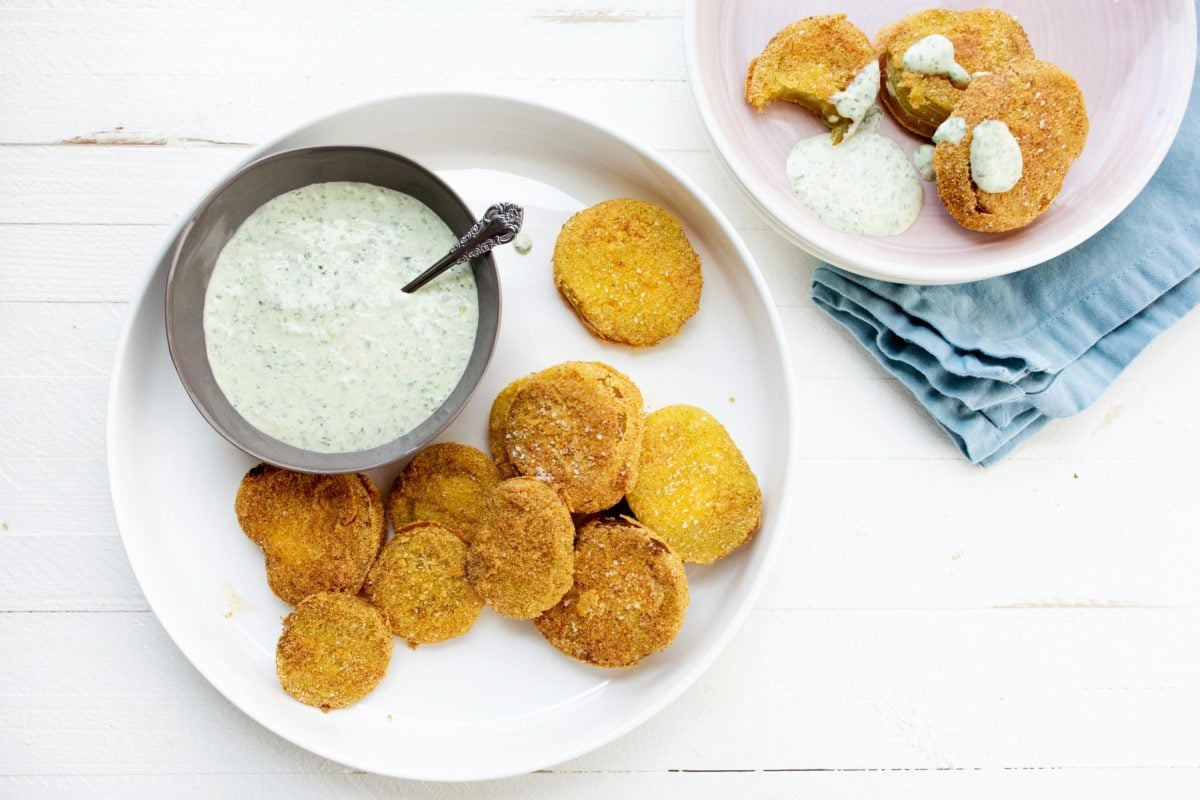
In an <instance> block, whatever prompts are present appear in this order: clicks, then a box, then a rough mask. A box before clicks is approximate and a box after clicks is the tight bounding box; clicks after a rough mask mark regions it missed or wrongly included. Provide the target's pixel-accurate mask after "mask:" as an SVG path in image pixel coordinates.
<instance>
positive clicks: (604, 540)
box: [534, 518, 688, 667]
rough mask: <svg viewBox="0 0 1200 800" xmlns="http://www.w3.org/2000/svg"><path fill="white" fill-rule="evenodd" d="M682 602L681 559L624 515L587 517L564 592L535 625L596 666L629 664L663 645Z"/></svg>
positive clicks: (680, 616)
mask: <svg viewBox="0 0 1200 800" xmlns="http://www.w3.org/2000/svg"><path fill="white" fill-rule="evenodd" d="M687 607H688V586H687V576H686V575H685V573H684V569H683V562H682V561H680V559H679V557H678V556H677V555H675V554H674V553H673V552H671V548H670V547H668V546H667V545H666V544H664V543H663V542H661V541H660V540H658V539H656V538H654V534H653V532H652V531H650V530H648V529H647V528H644V527H642V526H641V525H639V524H638V523H637V522H636V521H634V520H630V519H616V518H607V519H600V520H595V521H593V522H590V523H588V524H587V525H585V526H584V527H583V528H582V529H581V530H580V531H579V537H578V540H577V542H576V545H575V575H574V581H573V583H572V586H571V590H570V591H569V592H567V594H566V596H564V597H563V599H562V600H561V601H560V602H559V603H558V605H556V606H554V608H552V609H550V610H549V611H547V612H546V613H544V614H542V615H541V616H540V617H538V618H537V619H536V620H534V624H535V625H536V626H537V629H538V630H539V631H540V632H541V634H542V636H544V637H546V640H547V641H549V642H550V644H552V645H554V646H555V647H556V648H557V649H558V650H559V651H560V652H562V653H564V654H565V655H567V656H570V657H571V658H574V659H576V660H578V661H583V662H585V663H588V664H593V665H595V666H598V667H632V666H633V665H635V664H637V663H638V662H639V661H641V660H642V659H643V658H645V657H646V656H648V655H650V654H651V653H654V652H656V651H658V650H662V649H663V648H664V647H666V646H667V645H669V644H670V643H671V642H672V641H673V640H674V639H675V636H676V634H678V633H679V630H680V628H682V627H683V620H684V616H685V615H686V613H687Z"/></svg>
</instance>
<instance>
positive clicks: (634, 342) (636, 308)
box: [553, 198, 704, 347]
mask: <svg viewBox="0 0 1200 800" xmlns="http://www.w3.org/2000/svg"><path fill="white" fill-rule="evenodd" d="M553 262H554V286H555V288H557V289H558V293H559V294H560V295H562V297H563V299H564V300H566V301H567V304H568V305H570V306H571V308H572V309H573V310H574V311H575V314H576V315H577V316H578V317H579V319H580V321H581V322H583V324H584V326H585V327H586V328H587V329H588V330H589V331H591V332H592V334H593V335H594V336H596V337H598V338H600V339H604V340H606V341H610V342H618V343H620V344H626V345H629V346H631V347H650V346H652V345H655V344H658V343H659V342H661V341H662V340H663V339H666V338H667V337H670V336H674V335H675V334H677V333H679V331H680V329H681V328H682V327H683V325H684V323H686V322H687V321H688V320H689V319H691V318H692V316H693V315H694V314H695V313H696V311H697V310H699V308H700V292H701V289H702V288H703V286H704V279H703V277H702V276H701V273H700V256H698V255H697V254H696V251H695V250H694V249H693V248H692V245H691V242H689V241H688V238H687V234H685V233H684V231H683V226H681V225H680V224H679V220H677V219H675V217H674V216H672V215H671V213H670V212H669V211H666V210H664V209H662V208H659V207H658V206H656V205H652V204H650V203H647V202H644V201H642V200H632V199H628V198H623V199H617V200H606V201H604V202H603V203H600V204H598V205H594V206H592V207H591V208H586V209H584V210H583V211H580V212H579V213H578V214H576V215H575V216H573V217H571V218H570V219H569V220H567V223H566V224H565V225H563V227H562V230H561V231H560V232H559V234H558V239H557V241H556V242H555V243H554V256H553Z"/></svg>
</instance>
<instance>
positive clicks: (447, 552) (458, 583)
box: [363, 522, 483, 647]
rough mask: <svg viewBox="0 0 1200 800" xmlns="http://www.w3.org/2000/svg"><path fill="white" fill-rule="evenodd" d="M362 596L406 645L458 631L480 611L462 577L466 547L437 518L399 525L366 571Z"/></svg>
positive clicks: (477, 599) (463, 630) (478, 601)
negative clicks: (380, 610)
mask: <svg viewBox="0 0 1200 800" xmlns="http://www.w3.org/2000/svg"><path fill="white" fill-rule="evenodd" d="M363 595H364V596H365V597H366V598H367V599H368V600H369V601H371V603H372V604H374V605H375V606H376V607H378V608H380V609H382V610H383V611H384V613H386V614H387V617H388V620H389V622H390V624H391V631H392V633H394V634H396V635H397V636H399V637H400V638H401V639H404V640H405V641H406V642H408V645H409V647H416V646H417V645H419V644H433V643H434V642H442V641H445V640H447V639H452V638H454V637H455V636H461V635H463V634H464V633H466V632H467V631H469V630H470V629H471V626H472V625H474V624H475V620H476V619H478V618H479V612H480V611H481V610H482V609H483V600H482V599H481V598H480V597H479V595H478V594H477V593H476V592H475V589H474V588H472V586H471V584H470V582H469V581H468V580H467V545H466V544H465V543H464V542H463V540H462V539H461V538H459V536H458V534H457V532H456V531H454V530H452V529H450V528H447V527H445V526H444V525H439V524H438V523H436V522H414V523H412V524H410V525H406V526H404V527H401V528H399V529H398V530H397V531H396V535H395V536H393V537H392V540H391V541H390V542H388V543H387V545H386V546H385V547H384V548H383V550H382V551H381V552H380V553H379V557H378V558H377V559H375V564H374V565H373V566H372V567H371V571H370V572H368V573H367V580H366V582H365V583H364V584H363Z"/></svg>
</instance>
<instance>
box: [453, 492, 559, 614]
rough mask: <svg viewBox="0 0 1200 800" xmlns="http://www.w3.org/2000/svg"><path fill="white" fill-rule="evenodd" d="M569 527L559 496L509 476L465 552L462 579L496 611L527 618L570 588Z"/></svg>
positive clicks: (495, 495) (491, 502)
mask: <svg viewBox="0 0 1200 800" xmlns="http://www.w3.org/2000/svg"><path fill="white" fill-rule="evenodd" d="M574 541H575V526H574V525H573V524H572V522H571V513H570V512H569V511H568V510H567V506H566V504H565V503H563V501H562V498H560V497H559V496H558V494H557V493H556V492H555V491H554V490H553V489H551V488H550V487H549V486H547V485H546V484H544V483H542V482H541V481H537V480H534V479H532V478H510V479H509V480H506V481H503V482H502V483H501V484H500V485H499V486H497V487H496V490H495V491H494V492H492V497H491V501H490V502H489V504H488V513H487V517H486V522H485V523H484V526H483V528H482V529H481V530H480V531H479V535H478V536H476V537H475V540H474V541H472V542H471V546H470V549H469V551H468V553H467V578H468V579H469V580H470V581H471V585H472V586H474V587H475V591H476V592H478V593H479V595H480V596H481V597H482V598H483V599H484V600H485V601H486V602H487V604H488V605H489V606H491V607H492V609H493V610H495V611H496V613H498V614H500V615H502V616H505V617H509V618H511V619H532V618H533V617H536V616H537V615H538V614H540V613H542V612H543V611H545V610H546V609H547V608H550V607H551V606H553V605H554V604H555V603H557V602H558V601H559V599H560V598H561V597H562V596H563V594H565V593H566V591H567V589H569V588H571V571H572V569H573V568H574V562H575V554H574V549H573V544H574Z"/></svg>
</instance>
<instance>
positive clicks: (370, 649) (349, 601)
mask: <svg viewBox="0 0 1200 800" xmlns="http://www.w3.org/2000/svg"><path fill="white" fill-rule="evenodd" d="M391 660H392V632H391V631H390V630H388V624H387V618H386V617H385V616H384V614H383V612H381V611H380V610H379V609H378V608H375V606H373V605H371V604H370V603H368V602H367V601H366V600H363V599H362V598H360V597H355V596H354V595H350V594H344V593H342V592H319V593H317V594H313V595H309V596H308V597H306V598H304V599H303V600H301V601H300V602H299V603H298V604H297V605H296V608H295V609H294V610H293V611H292V613H290V614H288V615H287V617H285V618H284V620H283V635H282V636H280V637H279V644H278V645H276V647H275V671H276V673H277V674H278V675H279V683H280V685H281V686H282V687H283V690H284V691H285V692H287V693H288V694H290V695H291V696H292V697H294V698H296V699H297V700H299V701H300V702H301V703H304V704H305V705H309V706H315V707H317V708H319V709H321V710H322V711H329V710H330V709H333V708H345V707H346V706H348V705H353V704H354V703H357V702H358V701H359V700H361V699H363V698H364V697H366V696H367V695H368V694H370V693H371V690H372V689H374V688H375V687H376V686H377V685H378V684H379V682H380V681H381V680H383V675H384V673H385V672H387V668H388V663H389V662H390V661H391Z"/></svg>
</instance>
